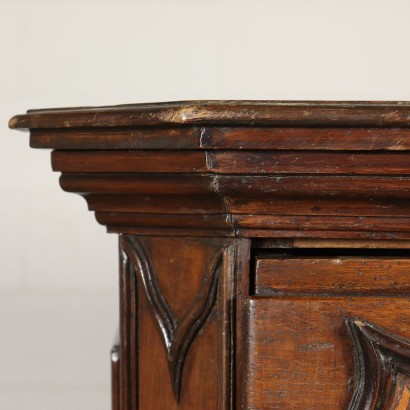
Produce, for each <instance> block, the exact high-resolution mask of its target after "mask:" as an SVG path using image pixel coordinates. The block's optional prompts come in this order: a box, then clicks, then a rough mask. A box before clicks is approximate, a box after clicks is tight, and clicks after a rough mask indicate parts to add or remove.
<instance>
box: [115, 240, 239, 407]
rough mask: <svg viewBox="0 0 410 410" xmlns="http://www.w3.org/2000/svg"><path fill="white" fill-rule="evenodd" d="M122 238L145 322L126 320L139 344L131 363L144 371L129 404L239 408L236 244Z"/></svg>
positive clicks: (131, 342)
mask: <svg viewBox="0 0 410 410" xmlns="http://www.w3.org/2000/svg"><path fill="white" fill-rule="evenodd" d="M120 244H121V250H122V253H123V258H124V260H126V261H127V263H128V266H129V267H130V269H128V273H127V274H126V277H127V278H128V279H127V280H128V281H129V280H130V278H129V276H130V275H131V276H132V277H134V278H135V280H136V287H135V288H134V290H131V289H129V290H128V291H131V294H132V295H133V296H132V297H133V298H134V299H135V302H134V303H136V305H135V309H138V323H137V324H135V323H132V322H129V323H124V324H123V327H125V329H123V333H125V336H127V337H125V338H124V341H123V339H122V343H123V344H125V346H126V348H128V349H130V347H129V346H131V348H132V346H137V351H136V352H135V353H134V355H135V356H134V357H132V356H131V357H128V359H129V361H130V362H129V363H130V364H129V366H130V367H131V368H132V369H135V368H136V369H138V375H139V377H138V379H139V384H138V390H136V385H134V387H131V392H130V393H129V394H130V396H131V400H130V399H128V401H127V396H125V397H123V405H124V406H125V407H124V408H125V409H127V410H131V409H132V410H135V408H137V407H135V406H134V407H133V406H132V405H129V404H128V403H134V402H135V403H136V402H138V406H139V407H138V408H141V409H159V408H164V409H165V408H167V409H192V408H198V409H209V408H210V407H209V406H211V408H215V409H221V410H222V409H224V410H225V409H228V408H232V407H230V406H231V405H232V397H233V396H232V394H233V389H232V379H233V374H232V372H231V371H229V369H231V368H232V364H231V360H232V358H231V356H230V354H228V352H229V351H231V349H233V348H234V333H233V331H232V324H231V323H232V322H231V321H232V315H233V297H234V293H233V292H234V283H233V278H234V276H233V274H234V272H233V270H232V268H233V266H234V259H232V257H233V255H232V254H231V252H232V250H231V245H232V243H230V242H229V240H225V239H199V238H192V239H187V238H182V239H176V238H161V237H159V238H139V239H137V238H136V237H134V236H123V237H122V238H121V240H120ZM123 286H125V287H126V288H127V282H125V283H124V284H123ZM127 317H129V316H127ZM125 377H129V371H128V373H127V375H125ZM124 393H125V392H124ZM224 403H225V404H224ZM227 403H230V404H229V405H228V404H227ZM127 405H128V407H127ZM121 408H123V407H121Z"/></svg>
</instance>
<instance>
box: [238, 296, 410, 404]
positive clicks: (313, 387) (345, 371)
mask: <svg viewBox="0 0 410 410" xmlns="http://www.w3.org/2000/svg"><path fill="white" fill-rule="evenodd" d="M349 318H355V319H357V318H358V319H361V320H364V321H369V322H372V323H374V324H375V325H377V326H378V327H381V328H383V329H385V330H386V331H387V332H390V333H392V334H395V335H397V337H398V338H399V339H400V340H402V339H405V340H407V341H408V342H409V341H410V302H409V301H408V299H401V298H391V297H373V298H368V297H348V298H340V297H334V298H329V297H327V298H320V297H270V298H262V297H254V298H250V299H248V301H247V306H246V313H245V323H246V325H245V329H246V333H245V335H244V344H245V350H246V352H247V354H246V356H245V361H246V364H245V366H246V371H245V372H244V373H243V378H244V382H243V383H244V385H245V387H244V390H243V408H244V409H247V410H268V409H281V410H285V409H304V410H325V409H326V410H338V409H340V410H346V409H348V408H349V404H350V402H351V400H352V397H353V394H354V392H355V391H356V389H357V388H358V386H357V385H356V384H355V380H357V378H355V354H356V353H355V349H354V345H353V342H352V339H351V336H350V335H349V330H348V326H347V325H346V320H347V319H349ZM406 360H407V359H405V358H403V359H402V361H403V363H405V362H406ZM373 373H374V374H377V370H376V368H373ZM405 394H406V391H405V392H404V395H405ZM403 400H405V398H403ZM370 408H374V407H359V408H357V407H356V408H354V407H351V408H350V409H351V410H363V409H370ZM383 408H384V407H383ZM404 408H406V407H404ZM389 409H390V407H389ZM391 410H393V409H391ZM394 410H397V408H395V409H394Z"/></svg>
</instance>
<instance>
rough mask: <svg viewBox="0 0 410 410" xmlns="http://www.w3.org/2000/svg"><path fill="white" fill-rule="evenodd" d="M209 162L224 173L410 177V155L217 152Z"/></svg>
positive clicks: (215, 170)
mask: <svg viewBox="0 0 410 410" xmlns="http://www.w3.org/2000/svg"><path fill="white" fill-rule="evenodd" d="M189 159H190V158H189V157H188V158H187V163H188V164H189ZM208 161H209V164H210V170H212V171H213V172H217V173H223V174H351V175H352V174H363V175H377V174H383V175H408V174H410V159H409V156H408V154H407V153H400V154H397V153H385V152H383V153H378V154H374V153H372V154H368V153H366V154H363V153H357V152H349V153H344V152H343V153H340V152H337V153H336V152H310V151H304V152H300V151H299V152H298V151H282V152H280V151H268V150H264V151H263V152H261V151H240V152H238V151H216V152H209V159H208Z"/></svg>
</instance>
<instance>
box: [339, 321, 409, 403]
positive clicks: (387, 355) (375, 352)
mask: <svg viewBox="0 0 410 410" xmlns="http://www.w3.org/2000/svg"><path fill="white" fill-rule="evenodd" d="M346 323H347V326H348V328H349V330H350V333H351V337H352V341H353V345H354V349H355V359H356V368H355V377H356V378H357V381H356V388H355V391H354V393H353V397H352V401H351V402H350V406H349V410H371V409H380V410H400V409H401V410H403V409H407V408H408V407H409V404H410V401H409V399H410V394H409V393H410V390H409V388H410V384H409V383H410V340H406V339H404V338H403V337H400V336H397V335H393V334H391V333H389V332H387V331H386V330H385V329H381V328H378V327H377V326H375V325H374V324H371V323H367V322H364V321H363V320H361V319H349V320H347V322H346Z"/></svg>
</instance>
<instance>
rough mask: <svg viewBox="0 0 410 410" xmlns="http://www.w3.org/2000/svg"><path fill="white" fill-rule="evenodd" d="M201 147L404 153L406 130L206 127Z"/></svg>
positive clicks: (409, 140)
mask: <svg viewBox="0 0 410 410" xmlns="http://www.w3.org/2000/svg"><path fill="white" fill-rule="evenodd" d="M201 145H202V146H203V147H204V148H207V149H213V150H214V149H232V150H257V151H261V150H300V151H302V152H303V151H305V150H326V151H349V150H352V151H362V150H363V151H380V150H383V151H401V150H403V151H405V150H409V149H410V129H408V128H394V129H389V128H351V127H348V128H317V127H310V128H303V127H298V128H295V127H275V126H272V127H263V128H262V127H258V126H253V127H236V128H235V127H206V128H204V132H203V133H202V138H201Z"/></svg>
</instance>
